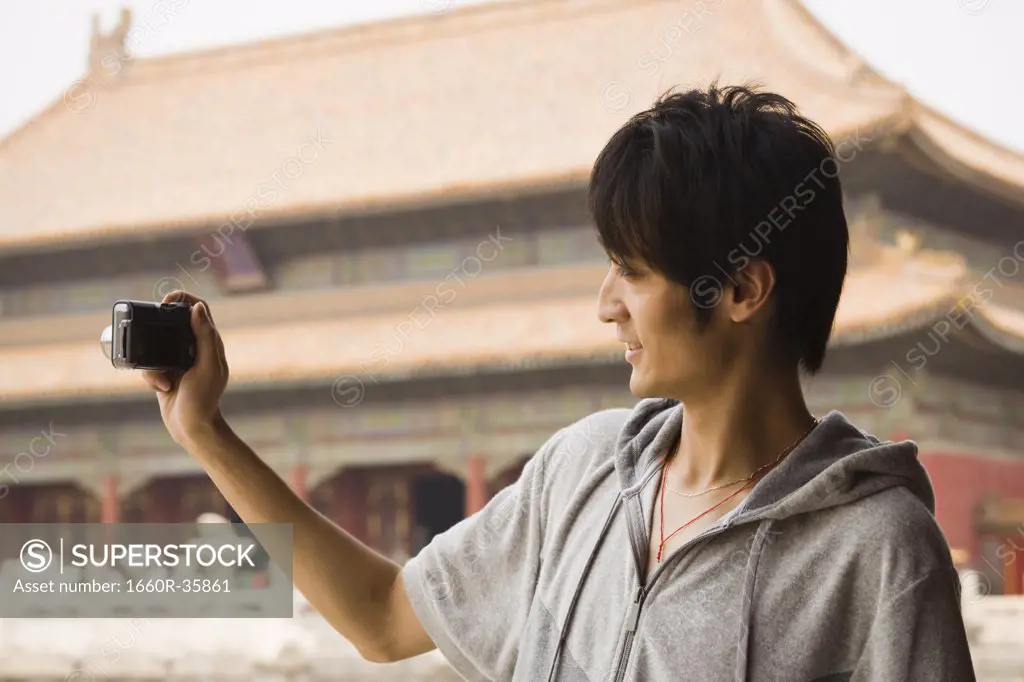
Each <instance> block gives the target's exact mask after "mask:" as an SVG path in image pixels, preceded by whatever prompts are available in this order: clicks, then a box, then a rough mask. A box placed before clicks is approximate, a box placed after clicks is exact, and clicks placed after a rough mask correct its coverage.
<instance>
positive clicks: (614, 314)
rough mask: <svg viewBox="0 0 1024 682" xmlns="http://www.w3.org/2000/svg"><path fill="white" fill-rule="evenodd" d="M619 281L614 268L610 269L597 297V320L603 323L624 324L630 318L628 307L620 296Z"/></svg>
mask: <svg viewBox="0 0 1024 682" xmlns="http://www.w3.org/2000/svg"><path fill="white" fill-rule="evenodd" d="M618 281H619V280H618V277H617V276H616V274H615V268H614V266H613V267H610V268H608V274H607V275H605V277H604V281H603V282H602V283H601V290H600V291H599V292H598V295H597V318H598V319H599V320H601V321H602V322H608V323H611V322H622V321H623V320H625V319H626V317H628V315H627V313H626V306H625V305H623V303H622V298H621V297H620V296H619V291H618Z"/></svg>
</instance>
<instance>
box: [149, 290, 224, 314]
mask: <svg viewBox="0 0 1024 682" xmlns="http://www.w3.org/2000/svg"><path fill="white" fill-rule="evenodd" d="M161 303H188V304H189V305H190V306H191V307H193V308H195V307H196V306H197V305H198V304H200V303H204V304H206V309H207V311H209V309H210V305H209V304H208V303H206V300H205V299H202V298H199V297H198V296H196V295H195V294H190V293H188V292H187V291H182V290H181V289H176V290H175V291H172V292H171V293H169V294H167V295H166V296H164V299H163V301H161ZM210 319H211V320H212V319H213V315H210Z"/></svg>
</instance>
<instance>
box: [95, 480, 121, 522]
mask: <svg viewBox="0 0 1024 682" xmlns="http://www.w3.org/2000/svg"><path fill="white" fill-rule="evenodd" d="M119 507H120V505H118V501H117V476H113V475H109V476H107V477H106V478H104V479H103V501H102V505H101V507H100V521H101V522H103V523H117V521H118V517H119V516H120V508H119Z"/></svg>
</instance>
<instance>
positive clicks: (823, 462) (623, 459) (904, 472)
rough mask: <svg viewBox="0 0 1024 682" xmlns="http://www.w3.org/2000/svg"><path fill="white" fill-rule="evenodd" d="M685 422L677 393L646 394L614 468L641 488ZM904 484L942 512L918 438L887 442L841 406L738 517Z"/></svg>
mask: <svg viewBox="0 0 1024 682" xmlns="http://www.w3.org/2000/svg"><path fill="white" fill-rule="evenodd" d="M682 423H683V406H682V404H680V402H679V401H677V400H667V399H660V398H655V399H645V400H641V401H640V402H639V403H638V404H637V405H636V407H635V408H634V410H633V413H632V415H631V416H630V418H629V420H628V421H627V422H626V424H625V425H624V426H623V428H622V431H621V432H620V433H619V440H618V444H617V448H616V451H617V454H616V461H615V469H616V472H617V474H618V477H619V481H620V485H621V487H622V489H623V492H624V493H626V494H627V495H628V494H629V493H631V492H633V491H635V490H636V489H637V488H638V487H639V486H640V485H642V481H643V479H644V478H645V474H646V473H648V472H650V470H651V468H652V467H657V466H659V465H660V462H661V458H662V456H663V455H664V453H665V450H666V449H667V448H668V447H670V445H671V444H672V442H673V440H674V439H675V437H676V436H677V435H678V433H679V429H680V428H681V427H682ZM897 486H902V487H905V488H907V489H908V490H910V491H911V492H912V493H913V494H914V495H915V496H916V497H917V498H918V499H920V500H921V502H922V503H923V504H924V505H925V506H926V507H927V508H928V510H929V511H930V512H932V513H933V514H934V513H935V494H934V491H933V489H932V485H931V482H930V480H929V478H928V474H927V472H926V471H925V469H924V467H923V466H922V465H921V463H920V462H919V461H918V459H917V445H916V444H914V443H913V442H911V441H903V442H899V443H893V442H882V441H879V440H878V439H877V438H875V437H874V436H872V435H869V434H866V433H864V432H863V431H861V430H860V429H858V428H857V427H856V426H854V425H853V424H851V423H850V422H849V421H848V420H847V419H846V417H845V416H844V415H843V414H842V413H841V412H838V411H832V412H829V413H828V414H826V415H825V416H824V417H823V418H822V419H821V422H820V423H819V424H818V426H817V427H816V428H815V429H814V430H813V431H811V433H810V434H809V435H808V436H807V437H806V438H804V440H803V441H801V442H800V443H799V444H798V445H797V446H796V447H795V448H794V449H793V451H792V452H791V453H790V454H789V455H788V456H787V457H786V458H784V459H783V460H782V462H781V463H780V464H779V465H778V466H777V467H775V468H774V469H772V470H771V471H770V472H769V473H768V474H766V475H765V476H764V477H763V478H762V479H761V480H760V481H758V483H757V484H756V485H755V486H754V488H753V490H752V491H751V492H750V494H749V495H748V496H747V498H746V499H745V500H744V501H743V503H742V504H741V505H740V506H739V508H738V509H737V510H736V511H735V516H734V521H733V523H742V522H744V521H749V520H753V519H783V518H786V517H789V516H793V515H795V514H801V513H804V512H811V511H816V510H820V509H827V508H829V507H835V506H839V505H844V504H848V503H850V502H853V501H855V500H858V499H860V498H862V497H866V496H868V495H872V494H874V493H877V492H879V491H882V490H885V489H888V488H893V487H897Z"/></svg>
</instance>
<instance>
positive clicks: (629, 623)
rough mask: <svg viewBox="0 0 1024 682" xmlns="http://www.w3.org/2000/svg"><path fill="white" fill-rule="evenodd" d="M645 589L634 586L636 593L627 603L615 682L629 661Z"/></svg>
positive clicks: (619, 679) (624, 671)
mask: <svg viewBox="0 0 1024 682" xmlns="http://www.w3.org/2000/svg"><path fill="white" fill-rule="evenodd" d="M646 596H647V590H645V589H644V586H643V585H640V586H638V587H637V588H636V595H635V596H634V597H633V603H632V604H630V605H629V611H627V612H626V638H625V641H624V642H623V643H622V655H621V656H620V657H619V669H618V670H617V671H616V672H615V682H621V680H622V679H623V677H625V675H626V664H627V663H629V654H630V652H631V651H632V650H633V636H634V635H635V634H636V624H637V623H638V622H639V621H640V609H641V608H642V607H643V605H644V597H646Z"/></svg>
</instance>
